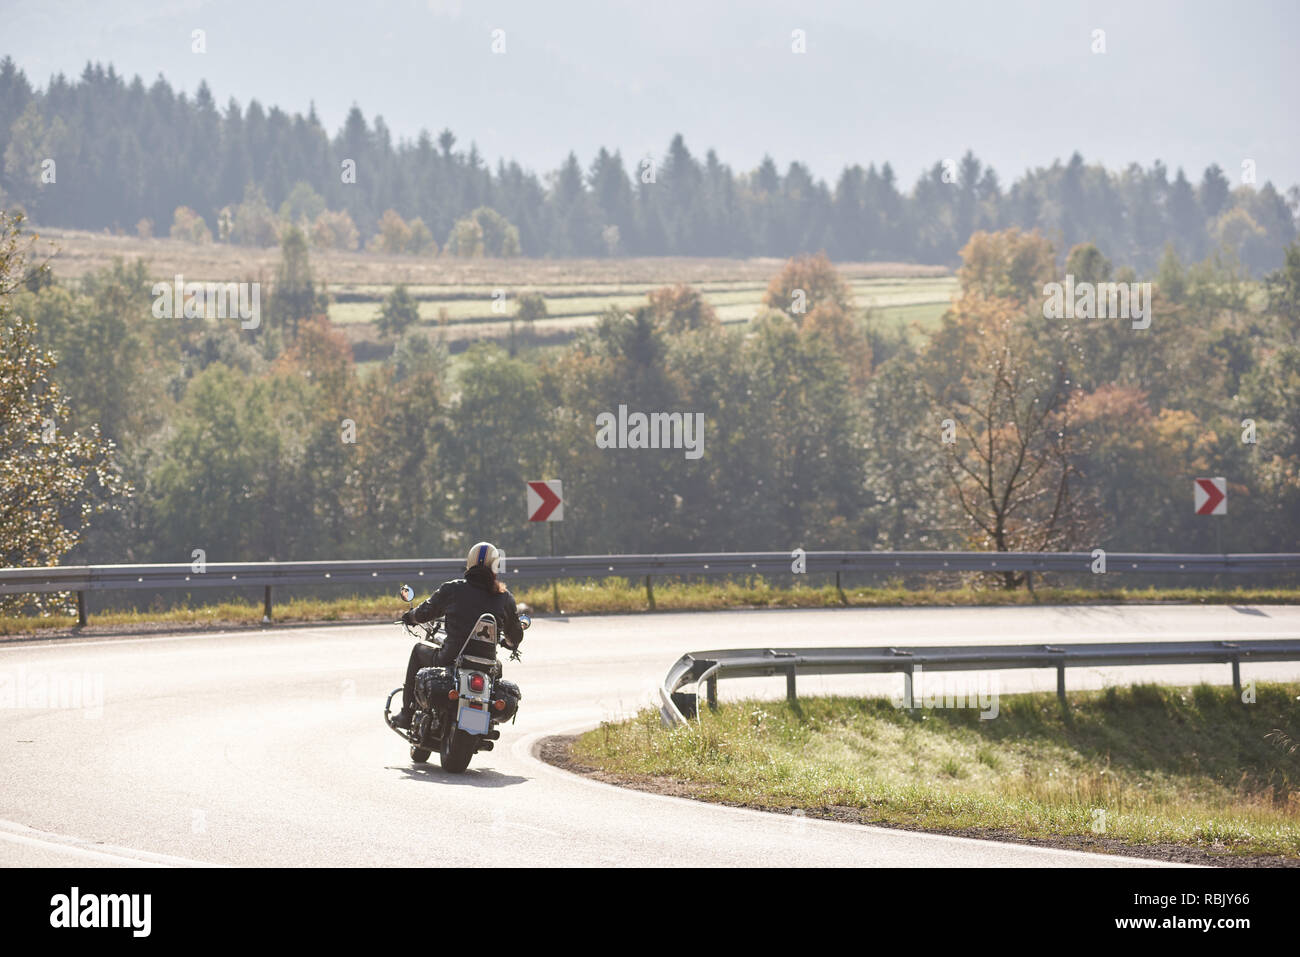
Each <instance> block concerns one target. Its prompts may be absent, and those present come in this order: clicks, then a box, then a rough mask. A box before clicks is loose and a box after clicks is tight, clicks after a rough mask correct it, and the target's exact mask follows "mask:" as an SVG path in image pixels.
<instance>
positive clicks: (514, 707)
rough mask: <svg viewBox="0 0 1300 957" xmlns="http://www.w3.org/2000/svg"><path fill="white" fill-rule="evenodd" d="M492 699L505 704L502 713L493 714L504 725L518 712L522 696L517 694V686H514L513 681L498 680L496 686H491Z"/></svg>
mask: <svg viewBox="0 0 1300 957" xmlns="http://www.w3.org/2000/svg"><path fill="white" fill-rule="evenodd" d="M492 697H494V698H501V699H504V701H505V703H506V708H505V710H504V711H495V712H493V714H494V716H495V717H496V720H497V721H500V722H501V723H502V724H504V723H505V722H507V721H510V720H511V719H513V718H514V716H515V714H516V713H517V712H518V711H519V699H520V698H521V697H523V695H521V694H520V693H519V685H517V684H515V683H514V682H513V681H506V680H505V679H504V678H498V679H497V682H496V684H495V685H494V686H493V694H492Z"/></svg>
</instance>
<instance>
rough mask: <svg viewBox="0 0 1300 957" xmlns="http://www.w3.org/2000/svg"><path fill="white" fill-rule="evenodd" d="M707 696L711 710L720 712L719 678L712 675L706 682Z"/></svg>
mask: <svg viewBox="0 0 1300 957" xmlns="http://www.w3.org/2000/svg"><path fill="white" fill-rule="evenodd" d="M704 688H705V694H706V695H707V700H708V702H709V710H710V711H717V710H718V676H717V675H710V676H709V678H708V679H707V680H706V681H705V682H704Z"/></svg>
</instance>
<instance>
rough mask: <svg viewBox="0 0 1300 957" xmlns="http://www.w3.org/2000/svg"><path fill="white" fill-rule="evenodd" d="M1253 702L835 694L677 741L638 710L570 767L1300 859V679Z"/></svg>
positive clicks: (847, 806)
mask: <svg viewBox="0 0 1300 957" xmlns="http://www.w3.org/2000/svg"><path fill="white" fill-rule="evenodd" d="M1256 690H1257V700H1256V702H1255V703H1254V704H1249V705H1243V704H1242V703H1241V702H1240V701H1238V700H1237V699H1236V696H1235V694H1234V692H1233V690H1232V689H1231V688H1220V687H1211V686H1208V685H1201V686H1198V687H1195V688H1190V689H1177V688H1167V687H1159V686H1154V685H1138V686H1134V687H1130V688H1107V689H1106V690H1104V691H1099V692H1081V693H1075V694H1071V695H1070V710H1069V716H1068V717H1066V715H1065V714H1064V713H1063V712H1062V710H1061V708H1060V707H1059V705H1058V703H1057V701H1056V698H1055V696H1054V695H1051V694H1026V695H1009V696H1003V697H1002V698H1001V700H1000V701H999V710H998V714H997V717H995V718H993V719H991V720H981V719H980V718H979V717H978V712H977V711H975V710H972V709H929V710H923V711H920V712H918V713H917V714H916V715H909V714H908V713H907V712H906V711H904V710H901V709H899V708H896V707H895V706H894V705H893V704H892V703H891V702H889V701H886V700H883V699H853V698H838V697H828V698H804V699H800V702H799V705H798V706H797V707H796V706H792V705H790V704H789V703H787V702H784V701H780V702H774V701H752V700H751V701H741V702H736V703H724V704H723V705H722V706H721V708H720V709H719V710H718V711H717V712H716V713H710V712H707V711H706V712H705V714H704V715H703V717H702V719H701V720H700V721H698V722H691V723H689V724H688V725H687V726H684V727H678V728H672V729H665V728H663V727H661V725H660V721H659V715H658V712H657V711H654V710H647V711H644V712H641V713H640V714H638V715H636V716H635V717H633V718H630V719H628V720H624V721H616V722H605V723H603V724H602V725H601V726H600V727H599V728H597V729H595V730H593V731H590V732H588V733H587V734H585V735H582V736H581V737H580V738H579V739H578V740H577V741H576V743H575V745H574V756H575V757H576V758H578V759H579V760H580V761H581V762H583V763H585V764H587V765H590V766H593V767H596V768H599V769H601V770H603V771H606V772H610V773H613V774H616V775H621V776H624V779H625V780H633V781H636V780H641V781H645V780H647V779H660V780H662V779H671V781H673V782H675V783H677V784H680V782H686V783H687V785H688V786H689V789H690V791H691V793H693V794H694V795H695V796H697V797H699V798H702V799H704V800H709V801H718V802H726V803H738V804H744V805H748V806H752V807H762V808H769V809H795V808H799V809H803V810H804V811H805V812H810V813H813V814H817V813H824V814H834V815H835V816H838V817H853V818H855V819H858V820H864V821H870V822H873V823H882V824H888V825H894V826H902V827H912V828H923V829H928V830H940V831H953V830H962V831H966V830H967V829H990V830H996V831H1000V832H1003V833H1011V834H1015V835H1019V836H1022V837H1026V838H1037V839H1056V838H1073V839H1080V838H1082V839H1085V840H1088V839H1101V838H1104V839H1106V840H1107V841H1108V842H1110V843H1108V844H1107V846H1108V847H1110V848H1112V849H1114V848H1115V847H1116V844H1115V842H1118V844H1120V845H1151V844H1177V845H1185V846H1191V847H1196V848H1200V849H1203V850H1206V851H1208V852H1210V853H1216V854H1227V855H1285V856H1287V857H1300V749H1295V748H1294V745H1295V742H1296V740H1300V705H1298V704H1297V702H1298V701H1300V684H1264V685H1259V686H1257V689H1256ZM846 811H848V812H850V813H848V814H846V813H845V812H846Z"/></svg>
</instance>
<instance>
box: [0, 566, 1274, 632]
mask: <svg viewBox="0 0 1300 957" xmlns="http://www.w3.org/2000/svg"><path fill="white" fill-rule="evenodd" d="M798 561H799V562H801V563H802V565H803V567H804V569H805V571H806V574H809V575H815V574H827V573H830V574H834V575H835V576H836V584H837V585H838V584H839V580H840V574H841V573H844V572H930V571H964V572H971V571H976V572H1004V571H1025V572H1031V573H1032V572H1036V571H1037V572H1074V573H1080V572H1089V571H1091V569H1092V567H1093V564H1094V561H1095V558H1094V556H1093V554H1092V553H1091V552H940V551H931V552H834V551H826V552H806V553H802V554H801V556H800V558H799V559H798ZM794 562H795V556H794V554H792V553H790V552H695V553H686V554H664V555H565V556H524V557H519V558H513V557H508V558H507V559H506V568H505V572H504V574H503V577H504V578H505V579H506V580H507V581H510V580H520V581H529V580H539V579H550V580H555V579H560V578H576V579H586V578H610V577H622V578H640V577H644V578H645V584H646V596H647V598H648V600H649V603H650V607H651V608H653V607H654V587H653V583H652V579H653V577H654V576H656V575H659V576H672V577H676V576H682V575H745V574H790V573H791V571H792V570H793V568H792V566H793V564H794ZM463 568H464V566H463V564H462V563H461V561H460V559H457V558H435V559H425V560H380V561H326V562H243V563H238V562H217V563H208V564H206V565H204V566H203V568H202V570H201V571H198V570H196V569H195V567H194V566H191V565H188V564H184V563H182V564H175V565H69V566H56V567H52V568H0V595H14V594H33V593H42V592H44V593H48V592H76V593H77V599H78V619H79V620H80V622H81V623H82V624H85V621H86V614H85V593H86V592H88V591H111V590H122V589H125V590H133V589H152V590H164V589H191V588H204V587H222V588H230V587H245V586H251V587H261V588H263V589H264V598H265V617H266V619H267V620H269V619H270V616H271V589H272V588H274V587H277V586H279V587H287V586H301V585H344V584H352V585H355V584H366V583H376V582H393V581H411V582H416V581H419V580H420V579H424V580H426V581H442V580H445V579H447V578H453V577H455V576H457V575H459V574H460V573H461V571H462V570H463ZM1106 569H1107V571H1108V572H1138V573H1141V572H1156V573H1175V574H1179V573H1182V574H1196V573H1201V574H1217V573H1223V572H1228V573H1241V572H1255V573H1261V572H1277V571H1300V553H1266V554H1233V555H1228V554H1222V555H1220V554H1208V555H1205V554H1202V555H1192V554H1188V555H1169V554H1145V553H1136V552H1110V553H1108V554H1107V555H1106Z"/></svg>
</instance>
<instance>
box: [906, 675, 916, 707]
mask: <svg viewBox="0 0 1300 957" xmlns="http://www.w3.org/2000/svg"><path fill="white" fill-rule="evenodd" d="M903 707H904V708H906V709H907V710H908V711H911V710H912V709H913V708H914V707H916V705H915V704H914V703H913V702H912V666H911V665H908V666H907V667H906V668H904V669H903Z"/></svg>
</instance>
